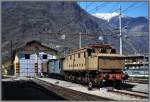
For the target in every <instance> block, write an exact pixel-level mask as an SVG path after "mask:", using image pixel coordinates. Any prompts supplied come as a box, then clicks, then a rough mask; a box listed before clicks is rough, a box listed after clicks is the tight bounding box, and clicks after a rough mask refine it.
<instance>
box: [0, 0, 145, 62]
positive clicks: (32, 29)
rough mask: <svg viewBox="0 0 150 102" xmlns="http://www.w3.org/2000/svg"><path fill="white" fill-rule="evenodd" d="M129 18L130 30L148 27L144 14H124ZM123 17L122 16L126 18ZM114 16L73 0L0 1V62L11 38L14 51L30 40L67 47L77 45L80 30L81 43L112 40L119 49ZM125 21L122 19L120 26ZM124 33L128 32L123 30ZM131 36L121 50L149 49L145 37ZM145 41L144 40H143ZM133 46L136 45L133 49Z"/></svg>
mask: <svg viewBox="0 0 150 102" xmlns="http://www.w3.org/2000/svg"><path fill="white" fill-rule="evenodd" d="M125 20H127V21H128V20H129V21H130V22H129V25H130V26H128V27H130V31H133V30H134V31H138V30H139V27H140V31H148V29H147V28H148V25H147V24H148V22H147V20H144V18H130V17H128V18H125ZM125 20H122V21H123V22H125ZM117 24H118V21H117V17H116V16H114V17H112V18H111V19H110V20H109V22H108V21H106V20H104V19H101V18H97V17H95V16H94V15H91V14H88V13H87V12H86V11H85V10H83V9H82V8H81V7H80V6H79V5H78V4H77V3H76V2H71V1H66V2H62V1H59V2H54V1H51V2H50V1H44V2H42V1H36V2H35V1H30V2H27V1H24V2H2V46H1V48H2V63H4V62H6V61H8V60H9V59H10V50H11V47H10V41H12V46H13V51H14V50H15V49H16V48H19V47H21V46H24V45H25V44H26V43H27V42H29V41H32V40H37V41H40V42H41V43H44V44H46V45H48V46H51V45H53V44H54V45H59V46H63V47H67V48H70V49H75V48H78V46H79V44H78V43H79V32H81V33H82V46H85V45H87V44H91V43H97V42H100V43H102V41H100V40H99V39H98V38H99V36H103V35H105V36H103V39H104V42H105V43H109V44H111V45H112V46H113V47H115V48H116V49H117V50H118V51H119V38H118V37H114V36H107V35H110V34H111V35H116V34H117V33H116V31H115V28H116V27H118V25H117ZM125 24H126V22H125V23H123V26H124V25H125ZM123 34H124V35H127V34H128V33H127V32H123ZM131 35H132V36H133V37H132V39H131V38H129V39H128V40H131V41H132V42H131V44H129V41H127V42H126V41H125V42H124V43H123V50H124V53H133V52H135V49H136V50H139V49H140V51H137V52H141V53H143V52H144V53H145V52H148V37H147V36H146V37H145V36H144V37H142V38H141V37H136V36H134V34H133V33H132V34H131ZM143 43H144V44H143ZM132 46H135V49H132Z"/></svg>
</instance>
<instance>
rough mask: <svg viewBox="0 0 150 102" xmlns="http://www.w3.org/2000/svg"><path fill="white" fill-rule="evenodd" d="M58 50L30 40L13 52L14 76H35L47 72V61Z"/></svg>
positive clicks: (55, 54) (55, 55) (52, 57)
mask: <svg viewBox="0 0 150 102" xmlns="http://www.w3.org/2000/svg"><path fill="white" fill-rule="evenodd" d="M57 54H58V52H57V51H56V50H54V49H52V48H49V47H47V46H45V45H43V44H41V43H40V42H38V41H31V42H28V43H26V45H25V46H23V47H21V48H17V49H16V50H15V52H14V61H13V63H14V70H15V72H14V73H15V76H20V77H35V76H38V75H41V73H42V74H45V73H46V72H47V61H48V60H49V59H56V57H57Z"/></svg>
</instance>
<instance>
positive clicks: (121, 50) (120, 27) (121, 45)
mask: <svg viewBox="0 0 150 102" xmlns="http://www.w3.org/2000/svg"><path fill="white" fill-rule="evenodd" d="M119 11H120V13H119V30H120V54H121V55H122V28H121V16H122V14H121V6H120V8H119Z"/></svg>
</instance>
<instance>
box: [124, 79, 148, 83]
mask: <svg viewBox="0 0 150 102" xmlns="http://www.w3.org/2000/svg"><path fill="white" fill-rule="evenodd" d="M126 82H132V83H140V84H148V83H149V80H148V79H128V80H127V81H126Z"/></svg>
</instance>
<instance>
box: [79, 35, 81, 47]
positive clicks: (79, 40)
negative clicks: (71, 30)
mask: <svg viewBox="0 0 150 102" xmlns="http://www.w3.org/2000/svg"><path fill="white" fill-rule="evenodd" d="M79 48H81V32H79Z"/></svg>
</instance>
